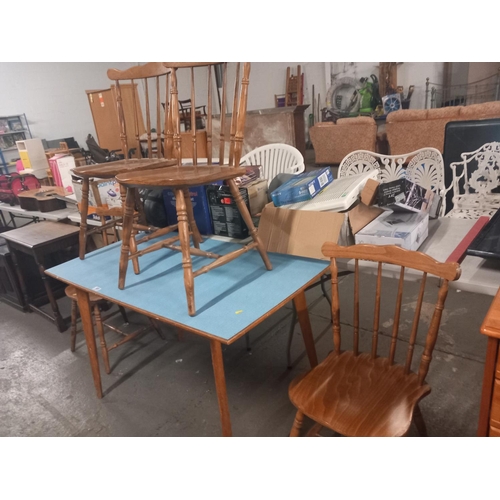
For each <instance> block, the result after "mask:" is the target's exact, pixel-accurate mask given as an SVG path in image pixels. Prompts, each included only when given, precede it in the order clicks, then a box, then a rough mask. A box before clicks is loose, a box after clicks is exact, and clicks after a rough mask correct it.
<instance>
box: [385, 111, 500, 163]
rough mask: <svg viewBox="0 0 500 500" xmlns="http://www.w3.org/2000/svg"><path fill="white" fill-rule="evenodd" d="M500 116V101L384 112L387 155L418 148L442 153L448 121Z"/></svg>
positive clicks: (403, 152)
mask: <svg viewBox="0 0 500 500" xmlns="http://www.w3.org/2000/svg"><path fill="white" fill-rule="evenodd" d="M488 118H500V101H493V102H485V103H483V104H472V105H470V106H453V107H447V108H436V109H402V110H399V111H393V112H392V113H389V114H388V115H387V119H386V134H387V141H388V143H389V151H390V154H393V155H399V154H405V153H409V152H411V151H416V150H417V149H420V148H425V147H431V148H436V149H439V151H441V153H443V148H444V132H445V127H446V124H447V123H448V122H451V121H465V120H485V119H488Z"/></svg>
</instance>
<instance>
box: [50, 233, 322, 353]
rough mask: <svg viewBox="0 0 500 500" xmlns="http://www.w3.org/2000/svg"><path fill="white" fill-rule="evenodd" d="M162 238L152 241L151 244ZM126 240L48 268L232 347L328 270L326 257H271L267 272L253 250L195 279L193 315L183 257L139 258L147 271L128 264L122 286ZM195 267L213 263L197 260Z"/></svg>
mask: <svg viewBox="0 0 500 500" xmlns="http://www.w3.org/2000/svg"><path fill="white" fill-rule="evenodd" d="M155 241H157V240H151V241H150V242H148V243H145V244H144V245H141V247H140V248H141V249H142V248H144V247H145V246H147V245H148V244H153V243H154V242H155ZM120 246H121V243H120V242H118V243H114V244H112V245H109V246H107V247H104V248H101V249H99V250H96V251H94V252H91V253H89V254H87V255H86V256H85V260H80V259H74V260H71V261H68V262H65V263H63V264H60V265H58V266H55V267H52V268H51V269H48V270H47V271H46V272H47V274H49V275H50V276H52V277H54V278H57V279H59V280H61V281H63V282H65V283H68V284H71V285H74V286H76V287H78V288H81V289H84V290H86V291H88V292H90V291H92V292H94V293H96V294H98V295H99V296H102V297H103V298H106V299H108V300H110V301H111V302H118V303H120V304H121V305H123V306H124V307H127V306H128V307H130V308H133V309H136V310H139V311H140V312H143V313H144V314H146V315H149V316H153V317H156V318H158V319H159V320H162V321H165V322H167V323H170V324H173V325H178V326H179V327H181V328H182V327H187V328H188V329H190V330H194V331H196V333H199V334H202V335H205V336H209V337H216V338H217V339H218V340H221V341H222V342H223V343H227V344H229V343H231V342H232V341H233V340H235V339H236V338H237V337H238V336H239V334H241V333H242V332H244V331H248V330H249V329H251V328H253V326H255V325H256V324H258V323H259V322H260V321H261V320H262V319H263V317H265V315H266V314H268V313H269V311H271V310H272V309H274V308H275V307H277V306H279V305H280V304H283V305H284V303H286V302H287V301H288V300H290V298H292V296H293V295H295V294H296V293H297V291H298V290H300V289H302V288H304V287H305V286H307V285H308V284H310V283H311V282H313V281H314V280H315V279H316V278H317V277H319V276H320V275H321V274H322V273H323V272H324V271H325V270H326V268H327V267H328V265H329V262H328V261H326V260H316V259H307V258H302V257H295V256H289V255H283V254H277V253H270V254H269V258H270V260H271V263H272V265H273V269H272V271H267V270H266V268H265V266H264V263H263V262H262V259H261V258H260V255H259V253H258V252H257V251H255V250H252V251H249V252H247V253H245V254H243V255H242V256H240V257H238V258H237V259H235V260H233V261H232V262H230V263H228V264H226V265H224V266H221V267H219V268H216V269H213V270H211V271H209V272H208V273H206V274H202V275H200V276H198V277H197V278H195V280H194V290H195V305H196V316H193V317H191V316H189V314H188V312H187V301H186V294H185V289H184V278H183V269H182V262H181V260H182V255H181V253H180V252H176V251H173V250H169V249H162V250H158V251H156V252H152V253H150V254H146V255H144V256H142V257H140V258H139V263H140V267H141V273H140V274H139V275H135V274H134V271H133V268H132V262H131V261H129V268H128V271H127V279H126V284H125V289H124V290H120V289H119V288H118V261H119V255H120ZM237 248H241V245H239V244H237V243H228V242H223V241H219V240H216V239H211V238H208V239H207V240H205V242H203V243H202V244H201V249H203V250H207V251H211V252H214V253H217V254H225V253H227V252H229V251H231V250H235V249H237ZM192 260H193V269H194V270H196V269H199V268H200V267H202V266H203V265H206V264H207V263H209V262H211V259H207V258H203V257H195V256H193V257H192Z"/></svg>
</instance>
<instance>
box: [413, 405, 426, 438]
mask: <svg viewBox="0 0 500 500" xmlns="http://www.w3.org/2000/svg"><path fill="white" fill-rule="evenodd" d="M413 422H414V424H415V427H416V428H417V430H418V433H419V434H420V436H421V437H427V426H426V425H425V421H424V416H423V415H422V412H421V410H420V407H419V406H418V405H416V406H415V410H414V411H413Z"/></svg>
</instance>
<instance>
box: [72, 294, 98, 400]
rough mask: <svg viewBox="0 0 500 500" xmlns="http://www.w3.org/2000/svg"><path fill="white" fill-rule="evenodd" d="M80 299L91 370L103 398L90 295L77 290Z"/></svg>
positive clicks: (79, 303)
mask: <svg viewBox="0 0 500 500" xmlns="http://www.w3.org/2000/svg"><path fill="white" fill-rule="evenodd" d="M76 296H77V299H78V309H79V310H80V318H81V321H82V327H83V333H84V335H85V342H86V343H87V350H88V353H89V361H90V369H91V370H92V377H93V378H94V385H95V388H96V391H97V397H98V398H99V399H101V398H102V384H101V373H100V370H99V360H98V359H97V346H96V343H95V337H94V324H93V321H92V309H91V305H90V300H89V294H88V293H87V292H86V291H84V290H81V289H79V288H77V289H76Z"/></svg>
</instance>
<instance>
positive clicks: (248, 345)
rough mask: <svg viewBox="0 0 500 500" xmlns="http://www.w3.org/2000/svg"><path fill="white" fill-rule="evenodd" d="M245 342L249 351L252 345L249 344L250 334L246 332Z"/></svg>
mask: <svg viewBox="0 0 500 500" xmlns="http://www.w3.org/2000/svg"><path fill="white" fill-rule="evenodd" d="M245 344H246V347H247V351H248V352H250V351H251V350H252V346H251V344H250V334H249V333H247V334H246V335H245Z"/></svg>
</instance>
